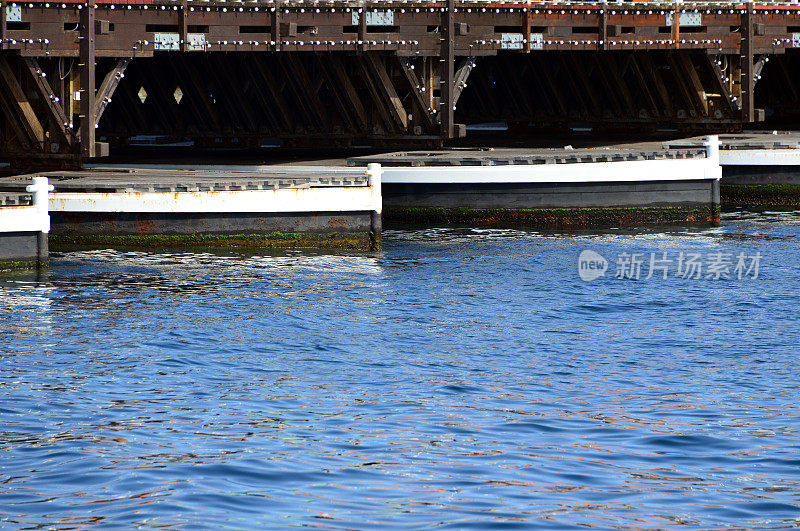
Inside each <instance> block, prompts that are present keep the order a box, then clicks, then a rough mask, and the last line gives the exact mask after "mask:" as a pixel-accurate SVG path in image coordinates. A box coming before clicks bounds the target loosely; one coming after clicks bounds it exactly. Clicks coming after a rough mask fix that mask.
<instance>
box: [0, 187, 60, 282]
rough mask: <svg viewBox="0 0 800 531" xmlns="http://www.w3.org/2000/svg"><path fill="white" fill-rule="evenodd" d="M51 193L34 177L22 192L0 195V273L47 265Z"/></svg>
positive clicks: (0, 193) (2, 193)
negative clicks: (48, 196)
mask: <svg viewBox="0 0 800 531" xmlns="http://www.w3.org/2000/svg"><path fill="white" fill-rule="evenodd" d="M29 182H30V181H29ZM51 189H52V186H50V185H48V183H47V179H46V178H43V177H38V178H35V179H33V184H28V185H25V186H24V188H23V192H0V270H4V269H22V268H38V267H41V266H44V265H46V264H47V261H48V257H49V249H48V233H49V232H50V216H49V215H48V212H47V209H48V201H47V195H48V191H49V190H51Z"/></svg>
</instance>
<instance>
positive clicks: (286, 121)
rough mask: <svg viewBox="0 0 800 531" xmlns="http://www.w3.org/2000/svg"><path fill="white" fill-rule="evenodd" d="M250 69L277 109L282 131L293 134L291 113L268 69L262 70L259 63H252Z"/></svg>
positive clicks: (261, 65)
mask: <svg viewBox="0 0 800 531" xmlns="http://www.w3.org/2000/svg"><path fill="white" fill-rule="evenodd" d="M250 68H252V69H253V70H254V72H255V74H256V75H257V76H258V77H259V78H260V79H262V80H263V86H265V87H267V90H268V91H269V95H270V97H271V98H272V103H273V106H274V108H275V109H277V112H278V115H279V117H280V119H281V121H282V122H283V126H284V130H285V131H287V132H294V131H293V130H292V129H293V127H294V123H295V122H294V120H293V119H292V115H291V113H290V112H289V107H288V105H287V103H286V99H285V98H284V97H283V94H282V93H281V90H280V88H279V87H278V84H277V82H276V81H275V78H274V77H272V73H271V72H270V69H269V68H264V67H263V64H262V63H261V62H260V61H253V62H252V63H251V64H250Z"/></svg>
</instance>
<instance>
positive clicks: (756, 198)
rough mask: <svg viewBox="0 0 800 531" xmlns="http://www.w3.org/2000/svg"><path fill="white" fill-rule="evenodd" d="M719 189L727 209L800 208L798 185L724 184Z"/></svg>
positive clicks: (799, 188) (799, 189)
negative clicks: (757, 207)
mask: <svg viewBox="0 0 800 531" xmlns="http://www.w3.org/2000/svg"><path fill="white" fill-rule="evenodd" d="M719 189H720V197H721V199H722V204H723V205H725V206H726V207H747V206H777V207H795V206H800V186H799V185H796V184H723V185H720V187H719Z"/></svg>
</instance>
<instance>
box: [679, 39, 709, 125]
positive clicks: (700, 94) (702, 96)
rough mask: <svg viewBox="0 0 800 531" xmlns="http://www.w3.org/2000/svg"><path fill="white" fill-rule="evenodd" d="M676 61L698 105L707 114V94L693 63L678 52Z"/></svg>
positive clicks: (686, 56)
mask: <svg viewBox="0 0 800 531" xmlns="http://www.w3.org/2000/svg"><path fill="white" fill-rule="evenodd" d="M678 62H679V63H680V65H681V67H682V68H683V71H684V75H683V77H684V79H688V81H689V83H690V84H691V87H692V91H693V92H692V93H693V94H694V95H695V96H696V101H697V103H698V105H699V106H700V107H701V109H702V110H703V113H704V114H705V115H706V116H708V96H706V90H705V88H703V83H702V82H701V81H700V76H698V75H697V70H696V69H695V67H694V63H692V60H691V59H690V58H689V56H688V55H686V54H685V53H680V54H678Z"/></svg>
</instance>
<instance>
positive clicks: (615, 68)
mask: <svg viewBox="0 0 800 531" xmlns="http://www.w3.org/2000/svg"><path fill="white" fill-rule="evenodd" d="M615 55H616V54H603V56H604V57H605V64H606V67H607V68H608V70H609V74H610V75H611V81H612V83H614V85H615V86H616V88H617V91H616V92H617V97H618V98H620V99H621V102H622V104H623V105H624V106H625V108H627V109H628V115H629V116H634V117H635V116H636V105H635V104H634V102H633V97H632V96H631V93H630V91H629V90H628V86H627V85H626V84H625V70H626V69H625V68H620V67H619V65H618V64H617V61H616V60H615V59H614V56H615Z"/></svg>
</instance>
